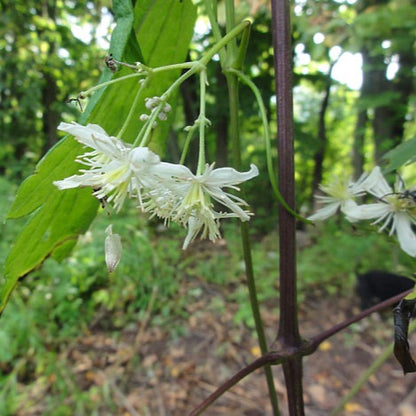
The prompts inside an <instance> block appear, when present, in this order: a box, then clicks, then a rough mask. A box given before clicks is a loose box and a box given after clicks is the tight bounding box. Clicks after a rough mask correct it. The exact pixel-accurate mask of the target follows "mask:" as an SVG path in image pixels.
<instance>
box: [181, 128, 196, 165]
mask: <svg viewBox="0 0 416 416" xmlns="http://www.w3.org/2000/svg"><path fill="white" fill-rule="evenodd" d="M197 129H198V123H194V124H193V125H192V126H189V130H188V134H187V135H186V139H185V144H184V145H183V149H182V154H181V158H180V160H179V164H180V165H183V164H184V163H185V158H186V155H187V154H188V149H189V145H190V143H191V140H192V137H193V136H194V134H195V131H196V130H197Z"/></svg>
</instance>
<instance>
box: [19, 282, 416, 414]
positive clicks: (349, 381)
mask: <svg viewBox="0 0 416 416" xmlns="http://www.w3.org/2000/svg"><path fill="white" fill-rule="evenodd" d="M183 284H184V285H186V286H187V287H184V290H189V289H190V287H189V285H191V286H194V287H191V289H192V288H193V289H195V288H196V286H198V289H200V293H201V294H203V295H201V296H200V297H199V299H197V300H196V301H195V302H194V303H192V304H189V306H188V307H187V310H186V311H184V314H183V317H181V318H177V319H172V328H174V329H171V328H169V326H167V325H164V326H160V325H157V324H156V322H155V319H154V317H153V316H152V315H151V314H149V315H148V316H145V317H144V318H143V320H142V321H141V322H139V323H138V324H137V325H136V324H135V325H131V326H130V327H127V328H125V329H124V330H123V331H122V332H120V333H119V334H118V336H116V337H115V336H114V331H108V330H104V329H103V328H104V326H103V325H102V321H104V320H106V319H109V317H108V316H103V315H101V316H98V317H97V320H95V322H94V323H93V324H92V325H91V327H90V328H89V331H88V332H87V333H86V334H84V335H83V336H82V337H80V338H79V339H77V340H76V341H75V342H73V343H72V344H71V345H70V346H69V347H68V348H67V349H65V350H64V351H62V352H61V357H60V359H65V360H67V361H68V363H69V365H70V366H71V368H72V370H71V371H72V372H73V374H75V376H76V379H77V383H78V386H81V387H82V388H83V389H84V390H88V389H92V388H93V387H94V386H99V387H102V386H104V385H106V386H107V391H108V394H109V395H111V397H112V400H113V402H114V403H116V407H117V408H116V410H115V409H112V410H110V409H108V408H106V407H105V406H104V405H102V404H101V405H100V403H101V402H100V401H99V399H97V401H98V402H97V408H98V409H99V410H98V413H97V414H99V415H100V416H107V415H120V416H127V415H131V416H137V415H140V416H148V415H150V416H186V415H187V414H188V413H189V412H190V411H191V410H192V409H193V407H194V406H195V405H196V404H198V403H199V402H200V401H202V400H203V399H204V398H205V397H207V395H209V394H210V393H211V392H213V391H214V390H215V388H216V387H217V386H218V385H219V384H221V383H222V382H223V381H225V380H226V379H227V378H229V377H230V376H232V375H233V373H235V372H236V371H238V370H239V369H241V368H242V367H244V366H245V365H246V364H247V363H249V362H251V361H252V360H254V359H255V358H256V357H257V356H258V347H257V343H256V340H255V337H254V333H253V331H252V330H250V329H248V328H247V327H246V326H245V325H243V324H236V322H235V319H234V317H235V314H236V311H237V309H238V305H236V304H235V303H225V302H224V303H222V302H221V301H220V300H221V299H222V298H224V292H225V291H227V290H228V291H229V290H232V288H227V287H225V288H221V287H218V286H214V285H208V284H205V283H201V282H184V283H183ZM218 305H220V307H218ZM357 311H358V301H356V300H355V299H354V297H353V294H352V293H351V296H347V297H344V298H340V297H337V296H336V295H333V296H331V297H329V296H322V295H320V296H313V295H311V296H309V298H308V299H307V300H306V301H305V302H303V303H302V304H301V305H300V310H299V312H300V314H299V321H300V325H301V333H302V335H303V336H304V337H311V336H313V335H315V334H317V333H318V332H320V331H321V330H324V329H328V328H329V327H330V326H332V325H334V324H337V323H339V322H341V321H343V320H344V319H345V318H347V317H349V316H351V314H352V313H354V312H357ZM276 312H277V309H276V308H275V305H264V306H263V309H262V316H263V319H264V322H265V325H266V332H267V337H268V339H269V340H270V341H272V340H273V338H274V335H275V333H276V329H277V325H278V321H277V318H276ZM392 326H393V325H392V317H391V314H390V313H389V312H387V313H386V314H383V315H379V314H377V315H375V316H372V317H370V318H367V319H365V320H364V321H361V322H360V323H358V324H355V325H354V326H353V327H352V328H349V329H347V330H346V331H344V332H343V333H340V334H338V335H336V336H335V337H333V338H331V339H329V340H328V341H325V342H324V343H323V344H321V347H320V349H319V350H318V351H317V352H316V353H315V354H313V355H311V356H309V357H306V358H305V360H304V400H305V404H306V415H308V416H321V415H322V416H323V415H329V414H330V412H331V410H332V409H333V408H334V407H336V405H337V404H338V403H339V400H340V399H341V398H342V397H343V396H344V395H345V394H346V393H347V392H348V391H349V389H350V388H351V387H352V386H353V385H354V383H355V382H356V381H357V379H358V378H359V377H360V375H361V374H362V373H363V371H364V370H365V369H366V368H367V367H368V366H369V365H370V364H371V363H372V362H373V361H374V360H375V359H376V358H377V357H378V356H379V355H380V354H381V352H382V351H383V350H384V348H385V346H386V345H387V344H388V343H389V342H390V341H391V339H392ZM178 328H181V330H178ZM410 341H411V345H413V346H416V337H413V338H411V339H410ZM414 351H416V347H415V348H414ZM273 371H274V378H275V385H276V389H277V392H278V397H279V402H280V404H281V409H282V415H283V416H284V415H287V409H286V407H287V406H286V396H285V388H284V381H283V375H282V372H281V370H280V368H277V367H274V369H273ZM415 377H416V376H415V375H414V374H408V375H406V376H403V373H402V371H401V369H400V367H399V365H398V364H397V362H396V361H395V360H394V358H392V357H390V358H389V359H388V360H387V361H386V362H385V363H384V364H383V365H382V366H381V368H380V369H379V370H378V371H377V372H376V373H375V374H374V375H372V376H371V377H370V379H369V381H368V382H367V383H366V384H365V385H364V386H363V387H362V388H361V389H360V391H359V392H358V394H357V395H356V396H355V397H354V398H353V399H352V400H351V401H350V402H349V403H348V404H347V405H346V407H345V409H344V411H343V412H342V413H341V414H343V415H356V416H372V415H378V416H387V415H388V416H410V415H415V414H416V388H415V380H416V379H415ZM38 394H40V393H39V392H38ZM38 403H39V407H38V409H36V407H32V409H31V411H29V412H28V411H25V412H20V413H19V415H21V416H23V415H24V416H28V415H41V414H42V412H41V400H39V402H38ZM271 414H272V413H271V410H270V405H269V403H268V398H267V387H266V382H265V379H264V376H263V372H262V370H258V371H257V372H255V373H253V374H251V375H250V376H248V377H247V378H246V379H244V380H243V381H242V382H240V383H239V384H237V385H236V386H235V387H234V388H232V390H231V391H229V392H228V393H226V394H225V395H224V396H223V397H222V398H221V399H219V400H218V401H217V402H216V403H215V404H214V405H213V406H212V407H210V408H209V409H208V410H206V412H205V413H204V415H206V416H220V415H227V416H234V415H235V416H237V415H239V416H268V415H271Z"/></svg>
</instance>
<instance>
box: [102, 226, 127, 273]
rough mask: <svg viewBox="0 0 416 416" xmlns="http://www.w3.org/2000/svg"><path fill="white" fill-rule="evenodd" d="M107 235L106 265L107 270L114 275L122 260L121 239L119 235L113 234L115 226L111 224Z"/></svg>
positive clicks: (106, 231)
mask: <svg viewBox="0 0 416 416" xmlns="http://www.w3.org/2000/svg"><path fill="white" fill-rule="evenodd" d="M105 233H106V234H107V237H106V238H105V263H106V264H107V270H108V271H109V273H112V272H113V271H114V270H115V269H116V268H117V266H118V264H119V263H120V260H121V253H122V250H123V249H122V246H121V238H120V236H119V235H118V234H113V225H112V224H110V225H109V226H108V227H107V228H106V230H105Z"/></svg>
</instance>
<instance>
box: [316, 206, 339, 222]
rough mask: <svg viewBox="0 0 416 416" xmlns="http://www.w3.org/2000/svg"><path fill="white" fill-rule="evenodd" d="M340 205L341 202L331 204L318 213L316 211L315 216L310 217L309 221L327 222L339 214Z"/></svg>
mask: <svg viewBox="0 0 416 416" xmlns="http://www.w3.org/2000/svg"><path fill="white" fill-rule="evenodd" d="M340 205H341V204H340V203H339V202H333V203H331V204H328V205H326V206H324V207H322V208H320V209H318V211H316V212H315V214H313V215H311V216H310V217H308V220H310V221H323V220H326V219H327V218H329V217H331V216H332V215H334V214H335V213H336V212H337V210H338V208H339V207H340Z"/></svg>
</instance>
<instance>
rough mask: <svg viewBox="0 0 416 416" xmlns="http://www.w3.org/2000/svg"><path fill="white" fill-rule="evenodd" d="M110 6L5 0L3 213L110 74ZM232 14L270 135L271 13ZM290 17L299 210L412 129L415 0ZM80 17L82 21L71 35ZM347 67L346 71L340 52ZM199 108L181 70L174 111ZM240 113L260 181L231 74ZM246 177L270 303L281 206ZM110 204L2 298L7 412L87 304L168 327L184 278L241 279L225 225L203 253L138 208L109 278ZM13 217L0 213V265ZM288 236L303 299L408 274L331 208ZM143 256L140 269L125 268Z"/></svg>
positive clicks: (392, 250) (199, 37)
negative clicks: (354, 66) (352, 65)
mask: <svg viewBox="0 0 416 416" xmlns="http://www.w3.org/2000/svg"><path fill="white" fill-rule="evenodd" d="M111 10H112V5H111V2H106V1H102V2H85V1H76V2H75V1H46V0H45V1H37V2H32V1H29V2H28V1H26V2H22V1H13V2H11V1H2V2H1V3H0V33H1V36H0V50H1V55H0V83H1V89H0V113H1V114H0V120H1V130H0V131H1V147H0V174H1V177H0V189H1V192H2V195H4V196H5V197H4V198H2V200H1V201H0V215H1V218H2V220H3V219H4V218H5V217H6V215H7V211H8V209H9V207H10V204H11V202H12V200H13V196H14V194H15V192H16V189H17V186H18V185H19V184H20V183H21V181H22V180H23V179H24V178H26V177H27V176H28V175H30V174H31V173H32V172H33V170H34V168H35V165H36V163H37V162H38V161H39V160H40V158H41V157H42V156H43V155H44V154H45V153H46V152H47V151H48V150H49V149H50V148H51V147H52V146H53V145H54V144H55V143H57V141H58V140H59V137H58V133H57V130H56V127H57V125H58V124H59V122H60V121H61V120H65V121H71V120H75V119H77V117H78V116H79V111H80V108H79V107H78V106H77V105H76V103H74V102H72V103H68V100H69V99H70V98H73V97H74V96H76V95H77V93H78V92H79V91H81V90H86V89H88V88H89V87H90V86H92V85H95V84H96V83H97V81H98V79H99V77H100V74H101V73H102V72H103V71H104V70H106V69H105V63H104V57H105V55H106V54H107V50H106V48H105V45H106V42H105V40H102V39H101V36H102V35H101V34H100V33H99V32H98V29H97V28H98V27H99V25H100V23H101V22H102V21H103V20H104V21H106V22H107V24H106V25H104V26H105V28H106V29H107V30H108V32H107V33H105V36H106V37H107V39H108V37H109V35H110V33H111V30H112V28H113V25H112V23H111V22H112V20H113V17H112V12H111ZM236 10H237V13H238V14H239V15H240V16H241V18H243V17H245V16H247V15H250V16H253V18H254V24H253V27H252V30H251V38H250V44H249V48H248V51H247V57H246V63H245V67H246V69H247V72H248V73H249V74H250V75H251V77H252V80H253V81H254V83H255V84H256V85H257V86H258V87H259V88H260V90H261V93H262V97H263V100H264V103H265V105H266V110H267V113H268V116H269V120H270V129H271V131H272V133H275V131H276V120H275V119H274V106H275V104H276V97H275V96H274V92H273V91H274V87H273V82H274V80H273V56H272V47H271V33H270V26H271V25H270V10H269V7H268V4H267V2H265V1H264V2H263V1H254V0H253V1H236ZM206 22H207V21H206V20H204V19H203V18H202V19H201V20H200V21H199V23H200V24H199V25H198V27H199V28H201V29H200V30H199V31H197V32H195V34H194V39H193V42H192V45H191V51H190V56H191V58H192V57H194V56H197V53H198V51H199V50H200V45H206V44H207V43H209V42H210V41H211V40H212V39H211V38H210V36H211V35H210V33H209V32H208V31H207V26H206V24H207V23H206ZM292 22H293V28H294V30H293V58H294V83H295V85H294V99H295V140H296V141H295V147H296V149H295V150H296V156H295V162H296V197H297V208H298V210H299V211H300V212H301V213H303V214H309V213H311V212H312V211H313V208H314V201H313V195H314V194H316V192H317V190H318V184H319V183H321V182H325V181H327V180H329V179H330V178H331V177H332V176H333V175H336V176H340V175H347V176H351V177H354V178H357V177H358V176H359V175H360V174H361V173H362V172H363V171H364V170H369V169H371V168H372V167H373V166H374V165H376V164H380V165H383V163H385V162H383V159H382V156H383V154H385V153H386V152H387V151H388V150H390V149H392V148H393V147H395V146H396V145H397V144H399V143H401V142H404V141H407V140H410V139H413V138H415V133H416V123H415V121H414V119H415V112H416V108H415V107H416V106H415V94H414V91H415V89H414V78H415V76H414V73H415V72H414V67H415V39H416V25H415V22H416V11H415V4H414V2H412V1H410V0H409V1H356V2H342V1H299V2H295V3H294V4H293V16H292ZM80 27H81V28H83V29H82V30H78V31H77V30H76V28H78V29H79V28H80ZM80 33H81V34H82V35H80ZM353 54H355V56H356V57H358V56H359V57H360V59H361V60H362V67H361V68H362V82H361V85H359V86H357V84H356V87H355V88H354V89H352V88H351V87H350V86H349V85H347V84H345V83H343V82H341V81H339V79H340V78H339V77H336V76H335V71H336V70H337V69H338V68H339V67H337V63H338V62H342V61H344V62H345V57H348V56H350V57H351V56H352V55H353ZM345 72H346V73H348V72H349V69H348V68H345V64H344V73H345ZM208 76H209V84H210V89H209V94H210V102H209V104H208V106H207V113H208V114H209V118H210V119H211V121H212V122H213V126H215V129H209V130H208V133H207V134H208V140H207V143H209V148H208V153H209V155H210V157H209V159H210V160H215V161H216V166H217V167H219V166H226V165H227V163H228V148H229V143H228V140H227V138H228V135H227V126H228V124H229V120H228V118H227V111H226V108H225V107H224V106H226V103H225V102H224V100H223V99H222V98H223V90H224V88H225V80H224V77H223V75H222V73H221V71H220V68H219V66H209V67H208ZM197 107H198V86H197V85H195V83H193V80H192V79H191V80H189V82H187V83H185V84H184V85H183V87H182V88H181V91H180V94H179V97H178V107H177V109H176V114H175V117H176V118H177V120H178V123H177V124H178V125H179V124H180V121H183V120H186V121H187V124H190V123H191V121H192V120H194V119H195V118H196V115H197V113H196V108H197ZM241 123H242V125H241V131H242V134H243V135H244V137H243V138H242V140H243V143H245V146H244V148H245V156H246V158H247V160H250V161H252V162H254V163H256V165H257V166H258V167H259V170H260V171H261V172H264V173H262V174H261V175H264V176H263V177H262V176H261V175H260V178H259V179H258V181H259V182H256V183H262V182H263V183H267V178H266V173H265V172H267V169H266V166H265V161H264V160H265V159H264V151H265V149H264V144H263V142H262V140H261V134H260V132H261V129H262V127H261V120H260V118H259V115H258V108H257V106H256V104H255V102H254V101H253V100H252V99H251V94H250V92H249V91H248V89H246V87H245V86H241ZM274 136H275V134H272V138H273V137H274ZM180 140H182V138H181V132H180V131H179V129H175V123H174V124H173V128H172V129H171V130H170V132H169V141H168V145H167V146H166V149H165V159H166V160H172V161H175V160H177V159H178V156H179V150H178V149H179V146H178V143H179V141H180ZM272 140H274V139H272ZM272 148H273V149H276V146H274V145H273V146H272ZM275 156H276V155H275ZM194 163H196V161H194ZM414 175H415V172H414V171H413V172H412V170H411V169H408V170H405V171H404V172H403V176H404V177H405V179H406V181H407V183H409V184H412V181H414V178H415V176H414ZM256 183H254V182H253V183H252V184H250V183H248V184H247V185H246V186H245V189H246V193H247V195H249V198H248V201H249V203H250V205H251V207H252V210H253V212H255V214H256V215H255V221H253V223H252V228H251V233H252V236H253V239H254V241H255V245H256V251H255V253H256V254H255V256H256V258H255V264H256V267H257V274H258V275H261V276H262V279H261V282H259V297H260V300H262V301H267V299H268V297H271V296H272V292H273V290H274V289H275V288H276V276H275V270H276V265H277V263H278V258H277V257H276V256H275V254H273V255H271V253H273V249H274V247H275V246H276V245H277V243H276V230H274V229H275V223H274V219H275V217H276V215H277V203H276V201H275V200H274V199H273V197H272V192H271V190H270V192H268V191H267V190H265V189H264V188H263V187H259V186H257V185H256ZM105 216H106V214H105V212H102V213H101V214H100V215H99V216H98V217H97V219H96V220H95V222H94V226H93V227H92V229H91V231H89V232H88V233H87V234H86V235H85V236H83V237H82V238H81V239H80V241H79V244H78V245H77V247H76V248H75V249H74V251H73V254H72V255H71V257H70V258H68V259H66V260H64V261H61V262H58V261H56V260H54V259H50V260H48V261H47V262H46V263H45V265H44V267H43V268H42V269H41V270H37V271H35V272H34V273H32V274H31V275H30V276H28V277H27V278H26V279H25V280H24V281H23V284H21V285H19V286H18V289H17V290H16V292H15V293H14V294H13V295H12V298H11V302H10V305H8V306H7V308H6V309H5V313H4V314H3V316H2V325H1V327H0V363H1V366H0V370H1V372H2V376H1V380H0V383H1V384H2V386H3V388H2V393H1V400H0V403H1V406H2V407H0V413H1V414H14V413H13V412H15V411H16V409H17V408H19V406H21V403H22V397H28V395H29V394H30V393H29V391H30V389H29V388H28V387H27V386H32V387H33V385H35V384H36V383H35V380H37V383H38V380H39V379H42V380H44V381H45V382H48V381H49V382H50V380H51V377H52V376H53V375H54V374H55V375H56V374H60V373H62V372H64V373H67V372H69V370H68V368H67V367H66V366H65V365H64V364H61V363H59V362H58V361H54V360H53V359H51V357H54V356H56V354H58V353H59V352H60V351H62V349H64V348H65V346H67V345H68V344H70V343H71V342H72V340H73V339H74V338H76V337H78V336H81V335H82V334H83V333H84V331H87V330H88V328H89V327H90V325H91V323H92V322H94V321H95V320H96V319H97V314H98V315H99V316H105V317H107V315H106V314H107V313H110V316H111V318H109V317H108V318H107V319H108V320H109V323H108V325H109V326H110V327H111V329H112V330H114V331H116V330H117V329H118V328H123V327H125V326H126V325H128V324H129V323H131V322H135V321H137V319H138V318H139V319H143V317H144V316H145V314H146V313H147V312H148V311H149V305H150V306H151V314H152V317H153V318H152V322H153V324H159V325H162V326H163V325H165V326H172V325H173V326H174V327H175V325H174V324H173V323H174V322H175V319H174V317H175V316H181V315H182V314H183V313H184V305H186V304H188V303H189V302H191V301H192V299H195V298H197V297H198V296H199V295H198V290H196V289H195V288H193V289H192V290H190V291H188V292H186V293H182V292H181V290H182V285H181V279H182V278H183V276H186V279H195V278H196V279H198V280H201V281H204V282H205V281H206V282H209V283H214V284H225V283H226V284H227V285H232V284H233V283H234V284H237V283H238V282H240V281H241V279H242V270H241V259H240V258H239V255H238V254H237V253H238V252H239V250H238V249H237V248H236V247H237V246H238V244H239V242H238V241H237V238H236V236H235V234H236V231H235V228H234V225H233V224H231V225H226V226H225V227H224V235H225V241H226V242H225V241H224V242H223V246H220V247H218V246H217V247H216V248H215V251H214V252H213V253H211V254H209V255H207V254H206V250H207V248H206V246H200V245H199V243H198V244H195V247H194V248H193V249H191V250H190V251H189V252H186V253H182V252H180V250H178V247H180V239H181V237H182V234H181V233H182V231H181V230H179V229H175V228H173V229H172V228H171V229H169V230H165V229H164V228H163V227H162V226H161V224H158V223H157V222H155V221H150V222H149V221H147V220H146V219H145V218H141V217H139V218H138V216H137V213H136V211H135V209H134V207H133V206H131V210H130V212H129V213H125V214H124V216H123V217H122V218H114V219H112V222H113V223H115V224H118V226H119V230H121V231H119V232H120V234H122V236H123V241H124V244H125V245H126V246H128V247H136V248H137V250H136V253H135V254H134V255H133V254H132V253H133V251H132V250H125V253H131V254H128V255H126V256H125V257H124V258H123V261H122V263H121V264H120V269H119V270H118V272H117V275H116V276H113V277H111V278H110V277H109V276H108V274H107V272H106V270H105V265H104V264H103V259H102V258H101V257H100V256H97V254H96V253H100V252H102V251H103V248H102V242H103V240H104V230H105V228H106V225H107V219H106V217H105ZM138 222H139V224H140V226H138ZM22 224H23V223H22V222H19V221H15V222H8V223H7V225H2V234H1V241H0V245H1V251H0V259H1V260H2V263H3V262H4V258H5V256H6V255H7V252H8V251H9V246H10V244H11V242H12V241H13V239H14V237H15V235H16V233H18V231H19V229H20V228H21V227H22ZM271 230H272V231H271ZM178 236H179V237H178ZM298 237H299V243H300V244H299V264H298V276H299V279H300V280H299V296H300V301H302V299H303V298H304V297H305V296H306V293H310V292H311V291H313V290H318V291H319V292H320V293H323V294H328V295H331V296H334V297H335V298H336V297H340V296H348V295H351V293H352V292H353V287H354V282H355V273H356V272H361V271H365V270H369V269H374V268H378V269H384V270H389V271H392V272H398V273H402V274H409V273H412V272H413V271H414V264H413V262H412V261H411V259H409V257H408V256H406V255H405V254H403V253H401V252H400V251H399V249H398V248H397V247H396V245H395V244H394V242H392V241H391V240H390V239H389V238H388V237H386V236H383V235H377V234H368V233H367V232H364V231H360V232H357V231H356V230H354V229H352V228H351V226H350V225H347V224H344V223H343V222H342V221H341V220H335V221H333V222H329V223H328V224H325V225H322V226H318V227H315V228H309V227H306V228H305V227H304V226H303V227H302V226H299V230H298ZM201 256H202V258H203V259H204V261H203V262H202V263H200V262H199V260H200V259H201ZM204 256H205V257H204ZM138 258H139V261H140V267H141V276H140V279H139V280H138V279H137V275H136V271H135V268H136V262H137V259H138ZM156 287H157V296H156V297H155V296H154V293H155V290H156V289H155V288H156ZM229 300H230V301H234V302H236V303H237V304H238V310H237V312H236V315H235V321H236V322H237V323H239V324H243V325H246V326H248V327H249V328H252V327H253V322H252V318H251V315H250V306H249V303H248V300H247V299H246V293H245V291H244V290H238V291H234V292H231V293H230V295H229ZM175 330H176V331H177V332H178V333H180V332H181V331H184V330H185V329H184V328H182V327H180V326H179V325H178V326H177V327H176V328H175ZM52 378H53V377H52ZM22 385H25V388H23V387H22ZM53 388H54V394H52V395H50V396H49V398H48V400H47V401H48V402H47V403H46V404H44V406H45V409H56V407H57V404H58V403H59V402H60V400H61V397H63V396H67V394H68V389H74V391H76V386H74V385H73V384H70V383H69V384H68V383H55V384H54V387H53ZM74 391H72V390H71V392H72V393H73V392H74ZM94 394H95V393H94V392H83V391H77V394H72V397H73V400H74V401H75V402H76V403H72V406H80V407H81V408H85V409H90V406H92V404H91V403H93V402H94V400H96V398H95V399H94ZM47 411H48V410H46V413H44V414H47ZM50 411H52V410H50ZM88 411H89V410H85V412H86V413H85V414H89V413H88ZM22 414H23V413H22Z"/></svg>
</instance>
